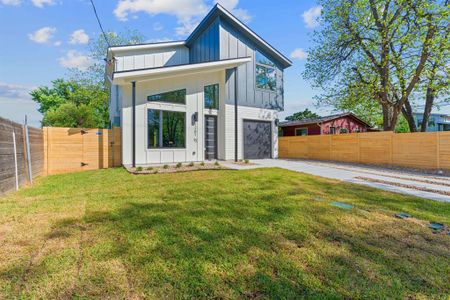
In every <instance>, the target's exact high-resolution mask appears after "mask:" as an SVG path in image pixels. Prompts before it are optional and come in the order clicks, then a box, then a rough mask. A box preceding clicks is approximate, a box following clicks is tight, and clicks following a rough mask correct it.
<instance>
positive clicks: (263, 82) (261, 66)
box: [255, 51, 277, 91]
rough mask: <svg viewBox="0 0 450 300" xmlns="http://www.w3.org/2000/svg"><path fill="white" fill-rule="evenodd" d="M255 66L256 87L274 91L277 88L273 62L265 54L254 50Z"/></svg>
mask: <svg viewBox="0 0 450 300" xmlns="http://www.w3.org/2000/svg"><path fill="white" fill-rule="evenodd" d="M255 67H256V70H255V73H256V87H257V88H259V89H265V90H269V91H275V90H276V88H277V76H276V71H275V64H274V63H273V62H272V61H271V60H270V59H268V58H267V57H266V56H264V55H263V54H261V53H260V52H258V51H256V59H255Z"/></svg>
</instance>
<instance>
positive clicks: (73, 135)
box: [44, 127, 122, 175]
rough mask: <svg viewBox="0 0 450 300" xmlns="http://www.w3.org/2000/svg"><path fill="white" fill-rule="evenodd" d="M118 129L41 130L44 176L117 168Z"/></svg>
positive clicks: (119, 155) (119, 153)
mask: <svg viewBox="0 0 450 300" xmlns="http://www.w3.org/2000/svg"><path fill="white" fill-rule="evenodd" d="M120 147H121V140H120V128H113V129H111V130H108V129H81V128H54V127H45V128H44V149H45V167H46V174H47V175H51V174H60V173H69V172H78V171H86V170H97V169H105V168H110V167H116V166H120V165H121V162H122V159H121V149H120Z"/></svg>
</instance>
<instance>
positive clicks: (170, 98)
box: [147, 89, 186, 104]
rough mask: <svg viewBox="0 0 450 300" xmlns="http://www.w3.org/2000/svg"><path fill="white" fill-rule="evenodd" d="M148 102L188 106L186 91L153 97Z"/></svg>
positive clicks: (149, 97) (148, 98)
mask: <svg viewBox="0 0 450 300" xmlns="http://www.w3.org/2000/svg"><path fill="white" fill-rule="evenodd" d="M147 101H150V102H168V103H177V104H186V89H183V90H177V91H171V92H166V93H161V94H156V95H151V96H148V97H147Z"/></svg>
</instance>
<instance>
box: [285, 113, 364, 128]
mask: <svg viewBox="0 0 450 300" xmlns="http://www.w3.org/2000/svg"><path fill="white" fill-rule="evenodd" d="M343 117H352V118H354V119H356V120H358V121H359V122H361V123H363V124H365V125H366V126H367V127H369V128H370V127H372V126H371V125H370V124H368V123H367V122H365V121H363V120H361V119H360V118H359V117H357V116H356V115H355V114H353V113H341V114H336V115H330V116H325V117H319V118H311V119H303V120H299V121H286V122H281V123H280V127H288V126H299V125H309V124H321V123H325V122H329V121H333V120H336V119H340V118H343Z"/></svg>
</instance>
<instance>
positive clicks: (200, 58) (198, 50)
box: [189, 18, 219, 63]
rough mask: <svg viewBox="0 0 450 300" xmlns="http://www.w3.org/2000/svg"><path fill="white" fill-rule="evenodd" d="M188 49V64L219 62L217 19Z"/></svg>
mask: <svg viewBox="0 0 450 300" xmlns="http://www.w3.org/2000/svg"><path fill="white" fill-rule="evenodd" d="M190 48H191V49H190V53H189V60H190V63H199V62H207V61H215V60H219V18H217V19H216V20H215V21H214V22H212V23H211V24H210V25H209V27H208V28H206V29H205V30H204V31H203V32H202V33H201V34H200V35H199V36H198V38H197V39H196V40H195V41H194V43H192V45H191V46H190Z"/></svg>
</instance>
